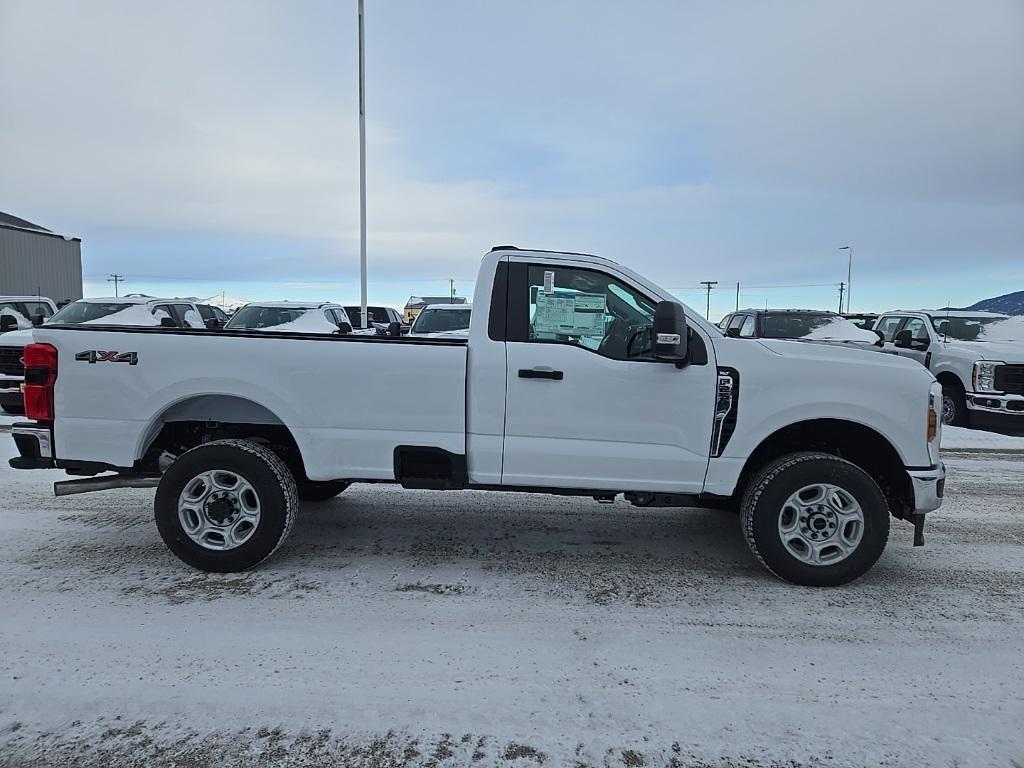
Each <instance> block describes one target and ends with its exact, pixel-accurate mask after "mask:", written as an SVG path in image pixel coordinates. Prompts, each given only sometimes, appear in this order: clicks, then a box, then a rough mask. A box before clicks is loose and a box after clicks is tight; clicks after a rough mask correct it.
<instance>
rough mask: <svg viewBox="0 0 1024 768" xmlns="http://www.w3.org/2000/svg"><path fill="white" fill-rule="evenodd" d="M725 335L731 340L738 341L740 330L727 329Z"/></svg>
mask: <svg viewBox="0 0 1024 768" xmlns="http://www.w3.org/2000/svg"><path fill="white" fill-rule="evenodd" d="M725 335H726V336H728V337H729V338H730V339H738V338H739V337H740V329H739V328H726V329H725Z"/></svg>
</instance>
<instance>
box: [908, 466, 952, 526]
mask: <svg viewBox="0 0 1024 768" xmlns="http://www.w3.org/2000/svg"><path fill="white" fill-rule="evenodd" d="M907 474H908V475H910V484H911V486H912V488H913V490H914V514H915V515H925V514H927V513H928V512H934V511H935V510H936V509H938V508H939V507H940V506H942V496H943V494H944V493H945V491H946V465H945V464H943V463H942V462H941V461H940V462H939V463H938V465H936V466H934V467H929V468H928V469H911V470H907Z"/></svg>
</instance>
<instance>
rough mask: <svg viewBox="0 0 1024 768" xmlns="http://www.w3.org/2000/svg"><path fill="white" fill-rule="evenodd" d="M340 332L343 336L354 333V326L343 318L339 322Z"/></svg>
mask: <svg viewBox="0 0 1024 768" xmlns="http://www.w3.org/2000/svg"><path fill="white" fill-rule="evenodd" d="M338 333H340V334H341V335H342V336H347V335H348V334H350V333H352V326H351V325H349V324H348V323H346V322H345V321H344V320H342V321H341V322H340V323H338Z"/></svg>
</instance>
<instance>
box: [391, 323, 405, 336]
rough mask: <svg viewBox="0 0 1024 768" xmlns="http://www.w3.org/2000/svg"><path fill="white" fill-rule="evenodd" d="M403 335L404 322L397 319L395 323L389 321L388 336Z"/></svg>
mask: <svg viewBox="0 0 1024 768" xmlns="http://www.w3.org/2000/svg"><path fill="white" fill-rule="evenodd" d="M401 335H402V324H401V323H399V322H398V321H397V320H396V321H395V322H393V323H388V336H395V337H398V336H401Z"/></svg>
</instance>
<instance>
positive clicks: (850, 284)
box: [839, 245, 853, 312]
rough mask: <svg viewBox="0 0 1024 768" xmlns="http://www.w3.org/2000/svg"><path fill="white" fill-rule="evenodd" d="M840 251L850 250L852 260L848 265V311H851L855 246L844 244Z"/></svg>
mask: <svg viewBox="0 0 1024 768" xmlns="http://www.w3.org/2000/svg"><path fill="white" fill-rule="evenodd" d="M839 250H840V251H849V252H850V261H849V262H848V263H847V265H846V311H847V312H849V311H850V296H851V294H852V293H853V246H852V245H844V246H843V247H842V248H840V249H839Z"/></svg>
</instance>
